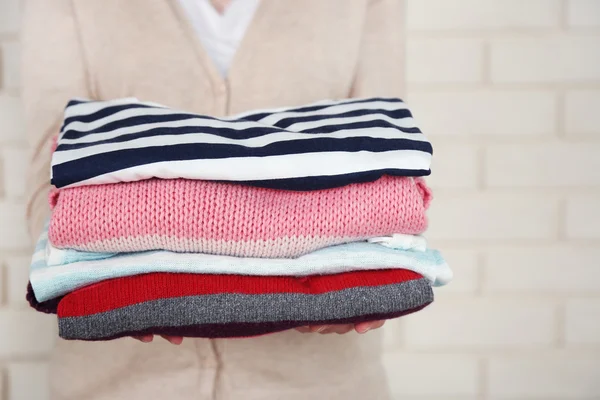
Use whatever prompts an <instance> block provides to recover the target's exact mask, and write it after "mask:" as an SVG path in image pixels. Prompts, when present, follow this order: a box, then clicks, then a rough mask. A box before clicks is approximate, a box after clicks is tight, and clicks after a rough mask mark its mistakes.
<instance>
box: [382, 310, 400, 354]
mask: <svg viewBox="0 0 600 400" xmlns="http://www.w3.org/2000/svg"><path fill="white" fill-rule="evenodd" d="M382 333H383V348H384V349H385V351H387V350H391V351H394V350H397V349H398V348H401V347H402V318H397V319H391V320H389V321H386V322H385V328H384V329H382Z"/></svg>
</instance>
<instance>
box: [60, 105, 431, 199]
mask: <svg viewBox="0 0 600 400" xmlns="http://www.w3.org/2000/svg"><path fill="white" fill-rule="evenodd" d="M431 155H432V148H431V144H430V143H429V142H428V141H427V139H426V138H425V136H424V135H423V134H422V133H421V131H420V130H419V128H417V127H416V125H415V122H414V120H413V118H412V115H411V113H410V111H409V110H408V109H407V107H406V105H405V103H404V102H402V100H400V99H383V98H372V99H362V100H344V101H323V102H319V103H315V104H311V105H308V106H304V107H293V108H280V109H272V110H261V111H254V112H249V113H244V114H240V115H237V116H234V117H229V118H213V117H209V116H204V115H197V114H192V113H187V112H181V111H176V110H173V109H169V108H167V107H164V106H161V105H158V104H154V103H144V102H139V101H138V100H137V99H132V98H127V99H119V100H112V101H86V100H72V101H70V102H69V104H68V105H67V107H66V109H65V118H64V123H63V126H62V128H61V132H60V136H59V140H58V145H57V148H56V151H55V152H54V154H53V156H52V173H51V175H52V184H54V185H55V186H56V187H59V188H61V187H71V186H82V185H99V184H107V183H116V182H131V181H139V180H144V179H150V178H163V179H174V178H185V179H202V180H216V181H228V182H238V183H244V184H249V185H253V186H261V187H270V188H276V189H289V190H316V189H324V188H332V187H337V186H343V185H347V184H350V183H356V182H366V181H373V180H376V179H378V178H379V177H381V176H382V175H384V174H387V175H396V176H422V175H429V173H430V169H429V168H430V164H431Z"/></svg>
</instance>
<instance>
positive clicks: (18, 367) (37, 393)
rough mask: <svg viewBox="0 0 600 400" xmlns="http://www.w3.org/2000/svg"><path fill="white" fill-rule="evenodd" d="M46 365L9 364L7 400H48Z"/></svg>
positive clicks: (34, 363)
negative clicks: (8, 392)
mask: <svg viewBox="0 0 600 400" xmlns="http://www.w3.org/2000/svg"><path fill="white" fill-rule="evenodd" d="M48 372H49V371H48V364H46V363H41V362H20V363H10V364H9V366H8V376H9V378H8V384H9V388H10V396H9V400H48V399H50V393H49V390H48V382H49V381H48Z"/></svg>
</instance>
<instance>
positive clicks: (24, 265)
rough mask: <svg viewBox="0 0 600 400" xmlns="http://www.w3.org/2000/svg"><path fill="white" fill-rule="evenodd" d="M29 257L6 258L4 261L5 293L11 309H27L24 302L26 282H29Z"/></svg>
mask: <svg viewBox="0 0 600 400" xmlns="http://www.w3.org/2000/svg"><path fill="white" fill-rule="evenodd" d="M30 261H31V256H29V255H27V256H22V257H8V258H7V259H6V261H5V265H6V268H7V271H6V276H7V281H6V291H7V293H8V294H7V296H6V297H7V299H8V304H9V305H10V307H11V308H12V309H16V308H27V307H29V305H28V304H27V301H26V300H25V293H26V292H27V290H26V289H27V282H29V263H30Z"/></svg>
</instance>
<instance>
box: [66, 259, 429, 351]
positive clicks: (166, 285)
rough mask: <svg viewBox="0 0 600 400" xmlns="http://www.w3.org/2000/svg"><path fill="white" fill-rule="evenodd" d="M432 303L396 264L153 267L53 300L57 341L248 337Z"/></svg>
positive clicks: (423, 287) (425, 286) (417, 280)
mask: <svg viewBox="0 0 600 400" xmlns="http://www.w3.org/2000/svg"><path fill="white" fill-rule="evenodd" d="M432 301H433V291H432V289H431V286H430V285H429V283H428V282H427V281H426V280H425V279H423V278H422V277H421V276H420V275H419V274H416V273H414V272H411V271H406V270H401V269H396V270H378V271H359V272H347V273H343V274H334V275H323V276H318V275H317V276H309V277H305V278H294V277H251V276H240V275H190V274H166V273H155V274H145V275H138V276H132V277H126V278H118V279H111V280H108V281H105V282H101V283H98V284H95V285H91V286H88V287H86V288H83V289H79V290H76V291H74V292H72V293H70V294H68V295H66V296H65V297H64V298H63V299H62V300H61V301H60V303H59V305H58V325H59V335H60V337H62V338H64V339H80V340H108V339H114V338H119V337H123V336H131V335H141V334H169V335H178V336H189V337H210V338H219V337H221V338H222V337H247V336H253V335H259V334H265V333H271V332H277V331H281V330H285V329H290V328H294V327H298V326H304V325H314V324H334V323H358V322H363V321H371V320H379V319H387V318H394V317H397V316H400V315H404V314H407V313H410V312H414V311H416V310H419V309H421V308H423V307H425V306H426V305H428V304H429V303H431V302H432Z"/></svg>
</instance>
